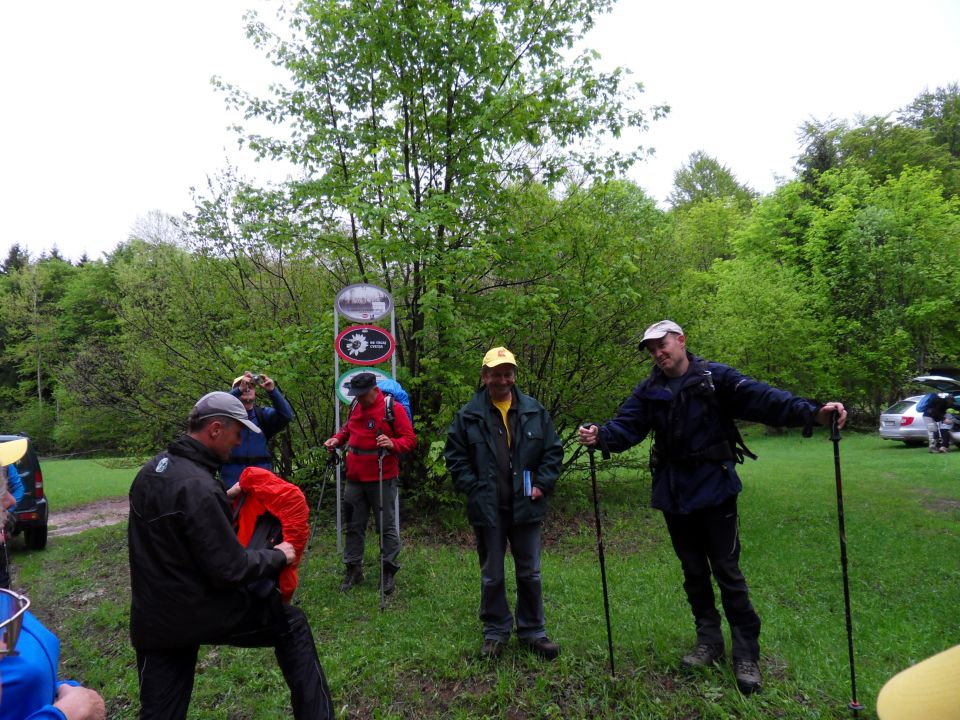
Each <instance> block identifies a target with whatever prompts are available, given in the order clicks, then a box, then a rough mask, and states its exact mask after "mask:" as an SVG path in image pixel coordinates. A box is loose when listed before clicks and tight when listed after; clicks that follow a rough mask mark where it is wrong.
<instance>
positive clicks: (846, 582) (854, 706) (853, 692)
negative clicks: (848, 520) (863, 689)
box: [830, 411, 863, 718]
mask: <svg viewBox="0 0 960 720" xmlns="http://www.w3.org/2000/svg"><path fill="white" fill-rule="evenodd" d="M839 418H840V413H838V412H836V411H834V413H833V419H832V421H831V423H830V439H831V440H832V441H833V469H834V474H835V475H836V478H837V522H838V525H839V528H840V566H841V568H843V605H844V610H845V611H846V616H847V651H848V653H849V655H850V696H851V700H850V702H849V703H848V705H847V707H849V708H850V710H851V711H853V717H854V718H856V717H859V713H860V711H861V710H863V705H861V704H860V703H859V702H857V671H856V668H855V667H854V660H853V621H852V620H851V619H850V579H849V576H848V575H847V532H846V530H845V528H844V522H843V485H842V482H841V480H840V428H838V427H837V421H838V420H839Z"/></svg>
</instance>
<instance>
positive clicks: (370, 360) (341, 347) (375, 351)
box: [334, 325, 396, 365]
mask: <svg viewBox="0 0 960 720" xmlns="http://www.w3.org/2000/svg"><path fill="white" fill-rule="evenodd" d="M395 345H396V343H394V341H393V335H391V334H390V333H389V332H387V331H386V330H384V329H383V328H382V327H377V326H376V325H351V326H350V327H348V328H346V329H345V330H343V331H342V332H341V333H340V334H339V335H337V339H336V341H335V342H334V348H335V349H336V351H337V355H339V356H340V357H341V358H343V359H344V360H346V361H347V362H348V363H353V364H354V365H376V364H377V363H382V362H384V361H386V360H389V359H390V358H391V357H392V356H393V350H394V347H395Z"/></svg>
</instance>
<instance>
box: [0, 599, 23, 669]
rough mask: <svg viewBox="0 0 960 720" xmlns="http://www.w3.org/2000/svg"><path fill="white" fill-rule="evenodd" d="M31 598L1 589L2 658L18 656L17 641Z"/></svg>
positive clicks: (0, 649)
mask: <svg viewBox="0 0 960 720" xmlns="http://www.w3.org/2000/svg"><path fill="white" fill-rule="evenodd" d="M29 607H30V598H28V597H27V596H26V595H18V594H17V593H15V592H13V591H12V590H4V589H2V588H0V657H6V656H7V655H16V654H17V649H16V648H17V640H18V639H19V638H20V628H22V627H23V615H24V613H26V612H27V608H29Z"/></svg>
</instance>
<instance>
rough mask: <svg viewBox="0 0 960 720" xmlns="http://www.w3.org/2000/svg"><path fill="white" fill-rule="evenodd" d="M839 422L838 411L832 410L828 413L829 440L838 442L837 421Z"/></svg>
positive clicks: (838, 430) (838, 429)
mask: <svg viewBox="0 0 960 720" xmlns="http://www.w3.org/2000/svg"><path fill="white" fill-rule="evenodd" d="M839 422H840V412H839V411H837V410H834V411H833V412H832V413H831V415H830V440H832V441H833V442H840V428H839V426H838V423H839Z"/></svg>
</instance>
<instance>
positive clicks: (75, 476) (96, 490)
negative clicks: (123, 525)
mask: <svg viewBox="0 0 960 720" xmlns="http://www.w3.org/2000/svg"><path fill="white" fill-rule="evenodd" d="M142 462H143V461H142V460H140V461H136V460H124V459H114V460H41V468H42V469H43V481H44V489H45V492H46V495H47V499H48V500H49V502H50V507H51V509H52V510H54V511H56V510H66V509H68V508H74V507H77V506H78V505H86V504H87V503H91V502H95V501H97V500H103V499H105V498H115V497H124V496H126V494H127V492H128V491H129V490H130V483H132V482H133V478H134V476H135V475H136V474H137V470H139V469H140V465H141V464H142Z"/></svg>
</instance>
